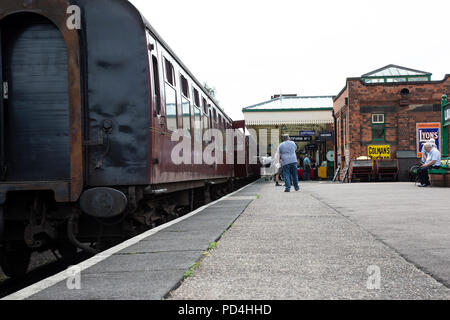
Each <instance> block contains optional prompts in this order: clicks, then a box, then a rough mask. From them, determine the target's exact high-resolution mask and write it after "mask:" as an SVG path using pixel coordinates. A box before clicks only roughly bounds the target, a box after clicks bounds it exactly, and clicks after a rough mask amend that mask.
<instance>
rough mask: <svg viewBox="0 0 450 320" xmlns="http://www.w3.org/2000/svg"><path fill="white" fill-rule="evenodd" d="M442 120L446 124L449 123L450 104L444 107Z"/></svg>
mask: <svg viewBox="0 0 450 320" xmlns="http://www.w3.org/2000/svg"><path fill="white" fill-rule="evenodd" d="M444 122H445V124H446V125H448V124H450V105H449V106H446V107H445V109H444Z"/></svg>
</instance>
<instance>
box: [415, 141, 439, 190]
mask: <svg viewBox="0 0 450 320" xmlns="http://www.w3.org/2000/svg"><path fill="white" fill-rule="evenodd" d="M423 148H424V149H425V152H426V155H427V158H426V160H425V163H424V164H423V165H422V166H421V167H420V168H419V169H417V175H418V176H419V181H420V185H419V187H427V186H429V185H430V180H429V179H428V170H430V169H434V168H439V167H440V166H441V153H440V152H439V150H438V149H437V148H435V147H433V144H432V143H431V142H427V143H425V144H424V145H423Z"/></svg>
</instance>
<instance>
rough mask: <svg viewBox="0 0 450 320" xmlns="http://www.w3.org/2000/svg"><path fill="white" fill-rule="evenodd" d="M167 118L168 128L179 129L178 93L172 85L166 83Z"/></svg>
mask: <svg viewBox="0 0 450 320" xmlns="http://www.w3.org/2000/svg"><path fill="white" fill-rule="evenodd" d="M166 119H167V129H168V130H172V131H174V130H176V129H177V93H176V91H175V89H173V88H172V87H171V86H170V85H168V84H166Z"/></svg>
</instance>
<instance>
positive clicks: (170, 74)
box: [164, 58, 175, 86]
mask: <svg viewBox="0 0 450 320" xmlns="http://www.w3.org/2000/svg"><path fill="white" fill-rule="evenodd" d="M164 62H165V63H164V65H165V66H166V81H167V82H168V83H170V84H171V85H173V86H175V72H174V69H173V64H172V63H171V62H170V61H169V60H167V59H166V58H164Z"/></svg>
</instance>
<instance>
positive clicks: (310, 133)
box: [299, 130, 316, 137]
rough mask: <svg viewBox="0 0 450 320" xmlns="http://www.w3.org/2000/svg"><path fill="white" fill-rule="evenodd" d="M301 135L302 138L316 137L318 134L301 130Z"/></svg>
mask: <svg viewBox="0 0 450 320" xmlns="http://www.w3.org/2000/svg"><path fill="white" fill-rule="evenodd" d="M299 135H300V136H301V137H305V136H306V137H314V136H315V135H316V132H315V131H314V130H301V131H300V133H299Z"/></svg>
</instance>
